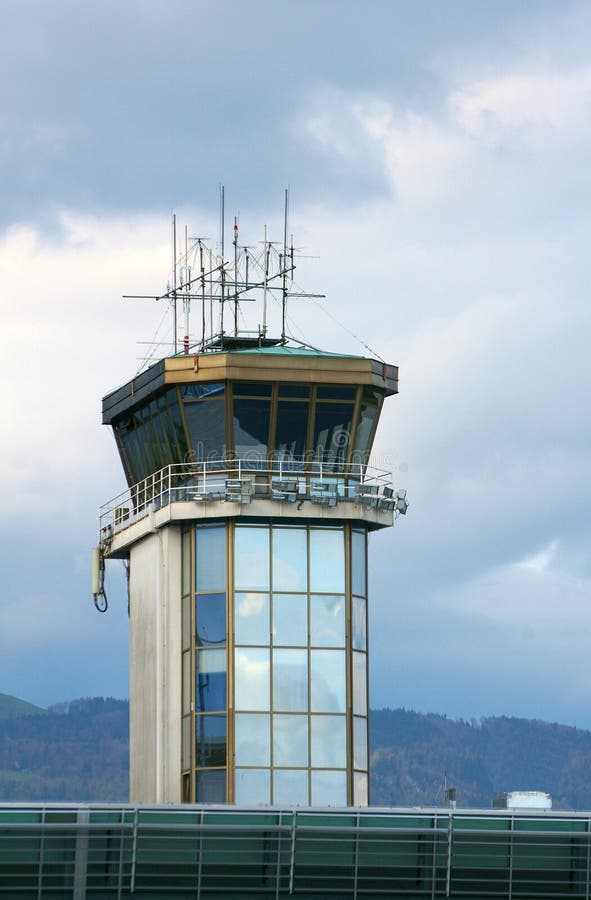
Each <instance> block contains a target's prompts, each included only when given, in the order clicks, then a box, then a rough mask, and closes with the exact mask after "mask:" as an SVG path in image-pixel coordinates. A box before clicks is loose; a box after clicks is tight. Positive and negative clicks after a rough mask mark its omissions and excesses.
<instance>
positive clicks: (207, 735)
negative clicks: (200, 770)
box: [195, 716, 226, 767]
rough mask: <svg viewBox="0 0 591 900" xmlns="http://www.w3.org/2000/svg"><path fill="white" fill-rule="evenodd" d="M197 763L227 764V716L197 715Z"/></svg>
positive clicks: (209, 764) (199, 764) (201, 764)
mask: <svg viewBox="0 0 591 900" xmlns="http://www.w3.org/2000/svg"><path fill="white" fill-rule="evenodd" d="M195 750H196V753H195V764H196V765H197V766H199V767H201V766H225V765H226V717H225V716H197V717H196V719H195Z"/></svg>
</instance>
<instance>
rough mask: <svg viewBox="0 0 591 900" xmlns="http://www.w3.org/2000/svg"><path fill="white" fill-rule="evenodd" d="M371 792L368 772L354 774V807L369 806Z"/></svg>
mask: <svg viewBox="0 0 591 900" xmlns="http://www.w3.org/2000/svg"><path fill="white" fill-rule="evenodd" d="M368 803H369V790H368V780H367V773H366V772H354V773H353V806H367V805H368Z"/></svg>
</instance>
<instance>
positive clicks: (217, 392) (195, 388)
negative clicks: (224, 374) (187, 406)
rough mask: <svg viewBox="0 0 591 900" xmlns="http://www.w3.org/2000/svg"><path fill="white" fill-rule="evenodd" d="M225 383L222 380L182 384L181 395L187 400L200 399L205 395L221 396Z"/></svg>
mask: <svg viewBox="0 0 591 900" xmlns="http://www.w3.org/2000/svg"><path fill="white" fill-rule="evenodd" d="M224 389H225V385H224V383H223V382H222V381H220V382H211V384H183V385H181V397H182V398H183V399H187V400H202V399H204V398H206V397H221V396H222V394H223V393H224Z"/></svg>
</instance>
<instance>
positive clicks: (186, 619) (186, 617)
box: [181, 597, 192, 650]
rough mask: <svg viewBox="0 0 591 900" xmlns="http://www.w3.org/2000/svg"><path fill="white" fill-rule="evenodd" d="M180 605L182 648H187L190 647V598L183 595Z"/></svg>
mask: <svg viewBox="0 0 591 900" xmlns="http://www.w3.org/2000/svg"><path fill="white" fill-rule="evenodd" d="M181 605H182V608H183V650H189V649H190V647H191V606H192V600H191V598H190V597H183V599H182V600H181Z"/></svg>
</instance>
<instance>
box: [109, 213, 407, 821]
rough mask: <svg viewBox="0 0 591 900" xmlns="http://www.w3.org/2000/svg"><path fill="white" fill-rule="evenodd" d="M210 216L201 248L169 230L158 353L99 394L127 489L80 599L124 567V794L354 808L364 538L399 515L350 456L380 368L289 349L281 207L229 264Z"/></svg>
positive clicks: (290, 262)
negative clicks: (214, 246)
mask: <svg viewBox="0 0 591 900" xmlns="http://www.w3.org/2000/svg"><path fill="white" fill-rule="evenodd" d="M286 209H287V203H286ZM222 210H223V207H222ZM221 218H222V235H221V240H220V246H219V248H218V253H217V254H215V255H214V253H213V252H212V251H209V250H208V249H207V247H206V246H205V244H204V242H203V241H201V240H200V239H197V240H195V241H192V242H191V241H188V242H187V244H185V246H184V248H182V252H180V253H179V250H178V242H177V239H176V236H175V238H174V245H173V246H174V254H173V257H174V266H173V273H172V285H169V286H168V288H167V291H166V292H165V294H163V295H162V297H163V298H164V299H166V300H167V302H170V305H171V308H172V311H173V317H174V326H175V327H174V331H175V337H174V341H175V344H176V347H174V346H173V351H174V350H175V349H176V350H177V352H174V353H173V355H170V356H167V357H166V358H164V359H160V360H159V361H157V362H155V363H154V364H152V365H150V366H149V367H148V368H146V369H145V370H144V371H142V372H141V373H140V374H138V375H137V376H136V377H134V378H133V379H131V380H130V381H129V382H128V383H127V384H125V385H124V386H123V387H120V388H118V389H117V390H115V391H113V392H111V393H109V394H107V396H106V397H105V398H104V400H103V422H104V423H105V424H107V425H110V426H112V428H113V432H114V434H115V439H116V441H117V446H118V449H119V453H120V456H121V461H122V463H123V467H124V470H125V475H126V478H127V482H128V485H129V489H128V491H126V493H125V494H123V495H121V496H119V497H117V498H115V499H114V500H113V501H111V502H110V503H108V504H106V505H105V506H104V507H103V508H102V509H101V519H100V549H99V551H98V552H97V553H96V557H95V588H94V590H95V600H96V601H97V603H99V605H100V600H101V592H102V578H101V576H102V571H103V569H104V560H105V559H113V558H116V559H124V560H128V561H129V568H128V575H129V611H130V654H131V656H130V669H131V675H130V682H131V684H130V718H131V721H130V762H131V776H130V777H131V800H132V801H133V802H150V803H152V802H179V801H186V802H197V803H232V804H240V805H259V804H260V805H271V804H272V805H300V806H308V805H313V806H347V805H359V806H363V805H366V804H367V803H368V799H369V798H368V729H367V721H368V678H367V672H368V646H367V608H368V590H367V581H368V579H367V538H368V534H369V533H370V532H371V531H373V530H375V529H378V528H384V527H387V526H389V525H391V524H392V522H393V518H394V516H395V515H396V514H397V513H399V512H402V513H404V512H406V500H405V496H404V491H398V492H395V491H394V488H393V486H392V485H391V483H390V477H389V475H388V474H387V473H384V472H381V471H378V470H376V469H374V468H371V467H370V466H369V465H368V461H369V454H370V451H371V447H372V442H373V439H374V435H375V431H376V427H377V424H378V419H379V416H380V411H381V407H382V403H383V401H384V399H385V398H386V397H388V396H390V395H392V394H395V393H396V392H397V375H398V370H397V368H396V367H395V366H389V365H386V364H385V363H383V362H381V361H378V360H375V359H370V358H365V357H362V356H349V355H344V354H339V353H328V352H322V351H320V350H317V349H314V348H312V347H309V346H306V345H303V344H301V343H299V342H295V341H294V340H292V339H290V338H289V336H288V334H287V329H286V321H289V319H288V317H287V313H286V309H287V304H288V302H289V301H290V299H291V298H302V297H303V294H302V293H301V292H298V291H297V290H296V288H295V283H294V281H293V273H294V269H295V262H294V259H295V253H294V250H293V246H292V244H293V242H291V243H290V244H288V241H287V212H286V216H285V223H284V240H283V242H282V243H280V244H279V245H276V244H273V243H272V242H271V241H268V240H267V236H266V234H265V240H264V242H263V243H262V245H261V249H260V250H258V251H257V252H256V253H255V252H253V251H252V250H251V249H249V248H246V247H241V246H240V245H239V241H238V228H237V223H236V222H235V224H234V235H233V238H234V240H233V242H232V244H231V250H230V252H229V253H228V254H227V255H228V257H229V259H225V253H224V247H223V244H224V241H223V215H222V217H221ZM175 231H176V229H175ZM278 248H279V249H278ZM191 303H192V304H193V310H194V311H195V309H196V310H197V311H198V316H196V319H197V321H198V323H199V325H198V328H197V331H198V332H200V334H199V337H198V338H197V339H196V338H195V336H194V335H193V336H192V335H191V329H192V321H191V318H190V309H191ZM267 307H269V314H268V311H267ZM271 307H276V310H277V319H278V321H279V320H280V321H281V327H279V325H278V326H277V334H276V336H273V333H272V330H271V329H272V325H271V324H270V322H271V319H272V316H271V314H270V313H271ZM243 308H246V311H247V312H248V314H249V315H250V317H251V321H252V318H253V315H254V316H255V317H256V316H257V315H258V316H259V321H258V322H256V324H255V326H254V327H251V328H250V329H247V328H245V327H243V325H244V323H243V318H242V310H243ZM257 310H258V313H257ZM177 312H179V313H180V314H181V315H180V316H179V320H180V322H181V323H183V322H184V324H185V327H184V334H183V335H182V338H181V339H180V340H178V339H177V331H178V326H177ZM179 345H180V352H179Z"/></svg>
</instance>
